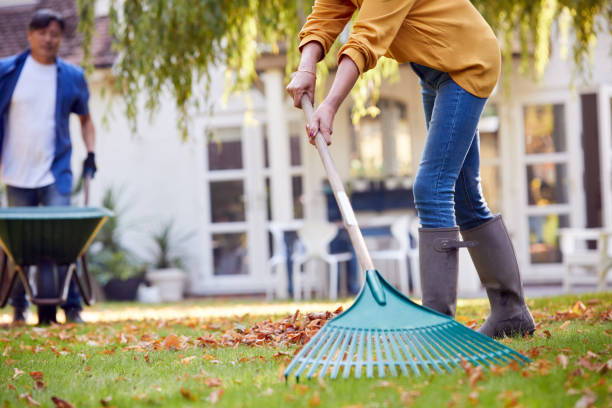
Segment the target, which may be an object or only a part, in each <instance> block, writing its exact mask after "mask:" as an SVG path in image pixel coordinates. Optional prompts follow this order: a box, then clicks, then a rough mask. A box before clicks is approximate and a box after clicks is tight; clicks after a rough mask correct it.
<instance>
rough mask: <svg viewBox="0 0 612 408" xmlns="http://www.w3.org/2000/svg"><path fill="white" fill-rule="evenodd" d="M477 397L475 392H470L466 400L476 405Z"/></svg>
mask: <svg viewBox="0 0 612 408" xmlns="http://www.w3.org/2000/svg"><path fill="white" fill-rule="evenodd" d="M478 397H479V394H478V392H476V391H472V392H470V393H469V394H468V400H469V401H470V404H472V405H476V404H478Z"/></svg>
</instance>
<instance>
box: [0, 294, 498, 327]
mask: <svg viewBox="0 0 612 408" xmlns="http://www.w3.org/2000/svg"><path fill="white" fill-rule="evenodd" d="M234 302H236V303H234ZM352 302H353V299H341V300H338V301H335V302H333V301H324V300H318V301H314V302H279V301H272V302H266V301H263V300H262V301H259V300H253V301H250V302H244V301H242V302H241V301H236V300H229V301H197V300H196V301H186V302H183V303H165V304H153V305H149V304H139V303H131V302H130V303H100V304H97V305H94V306H93V307H85V309H84V310H83V319H85V321H87V322H91V323H95V322H116V321H125V320H144V319H154V320H155V319H158V320H169V319H181V318H213V317H229V316H242V315H246V314H248V315H251V316H272V315H275V316H279V315H286V314H292V313H295V311H296V310H298V309H299V310H300V311H301V312H304V313H309V312H321V311H327V310H335V309H337V308H338V307H339V306H342V307H343V308H344V309H346V308H348V307H349V306H350V305H351V304H352ZM418 303H420V300H418ZM486 305H487V301H486V299H460V300H459V301H458V306H459V307H484V306H486ZM11 313H12V310H11V308H10V307H8V308H5V309H3V310H2V311H0V324H9V323H10V322H11V318H12V316H11ZM57 316H58V320H60V321H63V318H64V316H63V312H62V311H58V313H57ZM37 320H38V319H37V317H36V308H35V307H31V308H30V313H29V316H28V324H36V323H37ZM458 320H460V321H462V320H463V319H462V318H461V316H458Z"/></svg>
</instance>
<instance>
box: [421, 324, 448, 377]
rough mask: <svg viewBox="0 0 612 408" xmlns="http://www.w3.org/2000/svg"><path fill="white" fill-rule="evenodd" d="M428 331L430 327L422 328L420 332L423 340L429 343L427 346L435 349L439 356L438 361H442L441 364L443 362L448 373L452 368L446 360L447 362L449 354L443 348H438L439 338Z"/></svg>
mask: <svg viewBox="0 0 612 408" xmlns="http://www.w3.org/2000/svg"><path fill="white" fill-rule="evenodd" d="M429 331H430V329H424V330H423V331H422V333H421V336H423V337H424V338H425V340H427V343H428V344H429V346H430V347H431V348H432V349H434V350H435V352H436V354H437V355H438V356H439V359H440V361H441V362H442V364H444V367H445V368H446V371H448V372H449V373H450V372H451V371H452V370H453V369H452V367H451V366H450V365H448V362H447V360H448V359H449V357H450V356H448V355H447V354H445V353H444V350H442V349H441V348H440V345H439V344H438V343H439V342H440V339H438V338H434V337H433V336H432V335H431V334H430V333H429Z"/></svg>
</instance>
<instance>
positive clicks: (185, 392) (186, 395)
mask: <svg viewBox="0 0 612 408" xmlns="http://www.w3.org/2000/svg"><path fill="white" fill-rule="evenodd" d="M181 395H182V396H183V398H185V399H187V400H189V401H195V400H197V398H196V396H195V395H193V393H192V392H191V391H189V390H188V389H187V388H184V387H181Z"/></svg>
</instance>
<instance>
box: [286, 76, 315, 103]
mask: <svg viewBox="0 0 612 408" xmlns="http://www.w3.org/2000/svg"><path fill="white" fill-rule="evenodd" d="M316 81H317V77H316V75H315V74H314V73H313V72H310V71H296V72H294V73H293V74H292V76H291V82H289V85H287V92H289V95H291V97H292V98H293V106H295V107H296V108H301V107H302V95H304V94H306V95H308V99H310V101H311V102H312V101H314V91H315V86H316Z"/></svg>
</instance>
